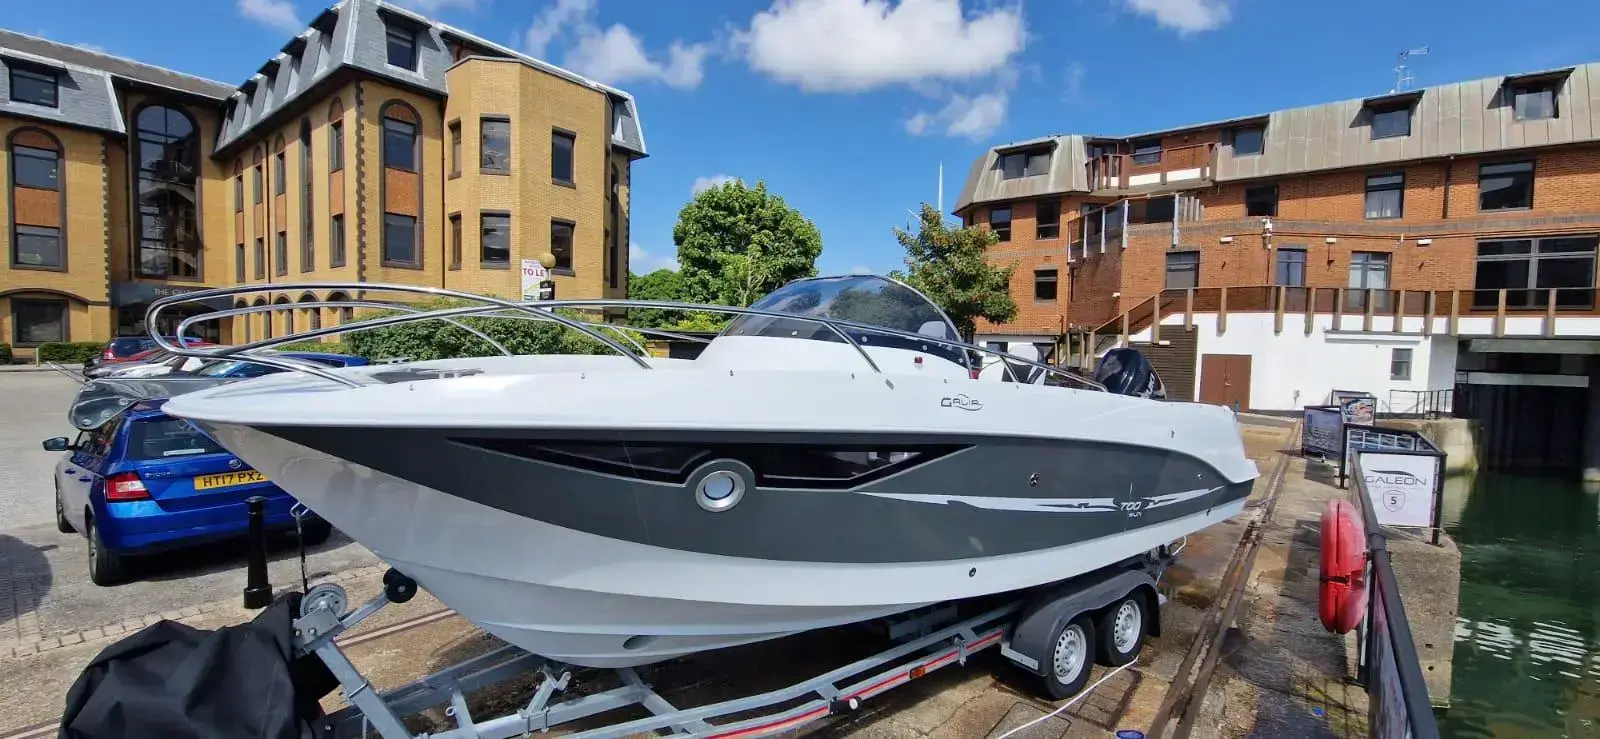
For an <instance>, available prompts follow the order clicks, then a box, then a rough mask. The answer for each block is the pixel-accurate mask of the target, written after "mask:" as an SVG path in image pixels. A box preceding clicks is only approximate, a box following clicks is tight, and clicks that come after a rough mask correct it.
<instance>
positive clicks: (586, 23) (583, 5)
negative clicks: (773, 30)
mask: <svg viewBox="0 0 1600 739" xmlns="http://www.w3.org/2000/svg"><path fill="white" fill-rule="evenodd" d="M430 1H434V2H437V1H439V0H430ZM595 1H596V0H556V1H555V2H554V3H552V4H550V5H549V6H548V7H546V8H545V9H544V10H543V11H542V12H540V13H539V15H538V16H536V17H535V18H534V20H533V25H531V26H529V27H528V30H527V31H525V32H523V35H522V48H523V50H524V51H526V52H527V53H528V54H530V55H532V56H536V57H540V58H544V57H546V56H547V55H548V54H549V52H550V46H551V44H552V43H554V42H556V41H558V40H563V41H566V43H565V44H564V46H565V47H566V54H565V56H564V57H563V59H562V61H561V64H562V66H564V67H567V68H569V69H571V70H572V71H574V72H577V73H579V74H583V75H587V76H589V77H593V78H594V79H597V80H599V81H601V82H607V83H611V84H621V83H624V82H630V81H634V80H644V81H654V82H660V83H662V84H665V85H667V86H668V87H676V88H684V89H686V88H692V87H696V86H698V85H699V84H700V81H701V80H702V79H704V77H705V74H704V67H705V59H706V55H707V54H708V53H709V52H710V51H711V45H710V44H706V43H699V44H686V43H684V42H683V41H681V40H674V41H673V42H672V43H671V45H669V46H668V47H667V52H666V57H665V58H664V59H663V58H660V57H657V58H655V59H652V58H650V55H649V54H648V53H647V52H646V51H645V48H644V42H643V41H641V40H640V39H639V36H638V35H637V34H635V33H634V32H633V31H632V30H630V29H629V28H628V27H627V26H624V25H622V24H620V23H615V24H612V25H611V26H610V27H608V28H600V27H599V26H598V25H597V24H596V23H595V10H596V8H595Z"/></svg>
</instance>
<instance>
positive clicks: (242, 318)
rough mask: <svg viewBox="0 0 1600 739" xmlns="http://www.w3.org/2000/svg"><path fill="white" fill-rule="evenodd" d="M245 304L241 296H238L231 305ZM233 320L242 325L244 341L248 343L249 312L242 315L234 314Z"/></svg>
mask: <svg viewBox="0 0 1600 739" xmlns="http://www.w3.org/2000/svg"><path fill="white" fill-rule="evenodd" d="M246 306H247V304H246V303H245V302H244V299H243V298H240V299H239V300H238V301H236V302H235V303H234V304H233V307H235V308H244V307H246ZM233 320H235V321H237V322H238V323H240V324H243V325H244V343H246V344H248V343H250V314H249V313H246V314H244V315H239V316H234V317H233Z"/></svg>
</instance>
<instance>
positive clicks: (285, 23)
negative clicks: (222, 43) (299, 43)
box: [238, 0, 306, 33]
mask: <svg viewBox="0 0 1600 739" xmlns="http://www.w3.org/2000/svg"><path fill="white" fill-rule="evenodd" d="M238 7H239V14H240V15H243V16H244V17H246V18H249V19H250V20H253V21H255V22H257V23H260V24H261V25H264V26H266V27H268V28H272V29H274V30H278V31H286V32H289V33H297V32H299V31H300V30H301V29H303V28H305V27H306V24H305V23H301V22H300V18H299V17H298V16H297V15H296V14H295V9H294V3H292V2H290V1H289V0H238Z"/></svg>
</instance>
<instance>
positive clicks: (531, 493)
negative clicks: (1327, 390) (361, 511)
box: [258, 426, 1254, 563]
mask: <svg viewBox="0 0 1600 739" xmlns="http://www.w3.org/2000/svg"><path fill="white" fill-rule="evenodd" d="M258 429H259V430H261V431H264V432H266V433H269V434H272V435H274V436H278V437H280V438H283V439H285V440H288V441H291V442H294V443H296V444H300V445H303V446H306V447H310V448H312V449H317V450H320V451H323V452H326V453H328V454H331V455H333V456H336V457H340V458H343V459H347V460H350V461H352V462H355V463H356V464H359V465H362V466H365V467H370V468H372V469H375V470H378V471H380V472H383V473H385V474H388V475H392V476H394V477H398V478H401V479H404V480H407V481H410V482H413V483H416V484H418V485H424V486H426V487H429V488H433V489H435V490H439V491H441V492H444V493H447V494H449V495H454V496H457V497H460V498H464V499H466V500H471V501H474V502H477V503H480V504H483V505H486V506H490V507H493V508H498V509H500V510H503V511H506V512H508V513H513V514H516V515H519V516H524V517H527V518H531V519H535V520H538V521H543V522H545V523H549V524H552V525H555V526H561V527H564V528H569V529H574V530H577V531H583V532H586V533H590V534H595V535H598V536H604V537H609V538H614V539H620V540H623V541H630V542H636V543H639V544H646V545H650V546H657V547H665V548H669V549H676V550H682V551H688V552H699V553H704V554H716V555H725V556H732V557H748V558H753V559H765V560H781V561H797V562H820V563H914V562H937V561H945V560H952V559H966V558H972V557H993V556H1002V555H1008V554H1017V553H1022V552H1030V551H1036V550H1040V549H1050V548H1056V547H1061V546H1066V545H1069V544H1075V543H1079V542H1084V541H1089V540H1093V539H1099V538H1102V537H1106V536H1111V535H1115V534H1119V533H1122V532H1123V531H1126V530H1129V529H1132V528H1137V527H1142V526H1150V525H1154V524H1159V523H1162V522H1165V521H1170V520H1173V519H1178V518H1182V517H1185V516H1190V515H1193V514H1195V513H1201V512H1204V511H1207V510H1210V509H1211V508H1214V507H1216V506H1219V505H1223V504H1226V503H1229V502H1232V501H1236V500H1239V499H1242V498H1244V497H1247V496H1248V495H1249V494H1250V490H1251V487H1252V485H1253V484H1254V481H1253V480H1248V481H1244V482H1238V483H1235V482H1230V481H1229V480H1227V479H1225V478H1224V477H1222V476H1221V475H1220V474H1219V473H1218V472H1217V471H1216V470H1215V469H1214V468H1212V467H1211V466H1210V465H1207V464H1205V463H1203V462H1201V461H1200V460H1198V459H1196V458H1194V457H1192V456H1188V455H1184V454H1179V453H1174V452H1172V451H1170V450H1166V449H1156V448H1146V447H1136V446H1131V445H1121V444H1108V443H1101V442H1090V441H1082V440H1041V439H1028V438H1003V437H985V436H965V437H952V436H941V435H926V437H925V438H921V439H915V440H913V439H908V438H906V436H905V435H901V434H895V435H893V436H892V437H891V436H888V435H884V436H877V437H874V435H871V434H803V435H801V434H758V433H738V434H715V433H712V434H707V433H702V432H698V431H695V432H675V433H662V432H656V433H653V434H648V435H646V434H641V433H627V432H613V433H596V432H592V431H591V432H585V433H582V434H578V433H574V432H562V431H552V430H547V429H540V430H537V431H533V430H501V431H495V432H485V430H483V429H434V428H411V429H407V428H348V427H346V428H338V427H324V426H318V427H307V426H295V427H289V426H268V427H258ZM485 436H505V437H521V438H539V439H546V440H561V439H565V440H571V439H575V438H582V439H585V440H596V441H608V442H616V443H635V444H644V443H647V442H650V441H655V442H658V443H659V442H668V441H670V442H679V443H681V442H683V441H685V440H707V441H715V440H716V439H715V438H713V437H717V436H723V437H724V438H736V439H737V440H738V441H741V442H746V443H753V442H762V443H772V444H780V443H799V442H798V440H800V439H803V443H805V444H807V445H817V444H827V443H837V444H840V445H860V444H870V443H873V441H874V439H876V440H877V441H878V442H881V443H883V444H884V445H885V446H893V445H896V444H907V443H942V444H970V445H972V448H970V449H966V450H963V451H962V452H960V453H957V454H952V455H949V456H946V457H941V458H938V459H934V460H932V461H930V462H928V463H926V464H923V465H920V466H916V467H913V468H911V469H907V470H903V471H901V472H899V473H898V474H895V475H893V476H891V477H888V478H885V479H881V480H876V481H873V482H870V483H868V484H865V485H862V486H860V487H858V488H855V489H852V490H795V489H767V488H760V487H753V488H752V489H750V490H748V491H747V492H746V493H745V495H744V497H743V499H742V500H741V501H740V502H739V503H738V504H737V505H735V506H733V507H732V508H730V509H728V510H725V511H720V512H711V511H707V510H704V509H703V508H701V507H700V505H699V504H697V503H696V502H695V499H694V491H693V490H692V489H690V488H688V487H685V486H683V485H675V484H664V483H655V482H648V481H643V480H637V479H630V478H627V477H621V476H617V475H604V474H597V473H595V472H591V471H587V470H581V469H574V468H571V467H565V466H561V465H556V464H550V463H546V462H541V461H537V460H532V459H527V458H523V457H518V456H514V455H510V454H503V453H499V452H494V451H491V450H488V449H484V448H482V447H481V446H474V445H468V444H461V443H456V442H454V441H452V439H456V438H464V437H477V438H482V437H485ZM691 480H693V477H691ZM338 487H339V486H338V484H337V481H335V485H334V489H338ZM290 492H291V493H292V492H293V491H292V490H291V491H290ZM334 523H336V524H337V522H334Z"/></svg>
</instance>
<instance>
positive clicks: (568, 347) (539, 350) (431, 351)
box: [342, 298, 642, 360]
mask: <svg viewBox="0 0 1600 739" xmlns="http://www.w3.org/2000/svg"><path fill="white" fill-rule="evenodd" d="M411 305H412V306H414V307H417V308H421V309H423V310H436V309H439V308H456V307H461V306H466V305H476V303H470V302H468V301H465V300H457V299H454V298H440V299H431V300H424V301H419V302H417V303H412V304H411ZM396 312H397V311H374V312H372V313H365V312H364V313H363V314H362V315H360V316H359V318H360V319H361V320H367V319H369V318H376V317H379V316H384V315H392V314H394V313H396ZM557 312H558V313H560V314H561V315H563V316H566V317H568V318H574V319H577V320H589V319H587V318H585V317H584V316H582V315H579V314H577V313H573V312H570V311H557ZM515 315H516V314H515V313H512V312H509V311H508V312H506V313H503V314H500V315H497V316H468V317H457V318H456V319H455V320H457V321H459V322H461V323H463V324H466V325H468V326H471V327H473V328H474V329H477V330H479V331H481V332H483V333H484V334H486V335H488V336H489V337H490V338H492V339H494V340H495V341H498V342H500V344H501V345H502V346H504V347H505V348H507V349H509V350H511V351H512V352H513V353H516V354H611V353H613V352H612V350H611V349H610V348H608V347H607V346H605V345H604V344H601V343H600V342H598V341H595V340H594V339H592V338H590V337H588V336H586V335H584V334H582V333H580V332H578V331H576V330H574V329H571V328H568V327H566V326H562V325H561V324H559V323H556V322H554V321H539V320H532V319H531V318H530V319H525V318H520V317H503V316H515ZM603 333H605V334H607V335H609V336H611V338H613V339H617V340H619V341H621V342H622V344H623V345H624V346H628V347H630V348H632V345H631V344H630V343H629V342H628V341H627V340H626V339H622V338H621V337H619V336H617V332H616V331H603ZM628 333H629V336H630V337H631V338H633V339H634V340H635V341H638V340H641V339H642V337H641V336H639V335H638V334H636V333H634V332H628ZM342 336H343V337H344V348H345V349H346V350H348V352H349V353H351V354H355V355H357V356H362V357H367V358H369V359H391V358H396V357H399V358H405V359H411V360H425V359H446V358H449V357H487V356H497V355H499V353H500V352H499V351H497V350H496V349H495V348H494V347H492V346H490V345H489V343H488V342H486V341H484V340H483V339H480V338H478V337H477V336H474V335H472V333H470V332H468V331H464V330H462V329H461V328H459V327H457V326H454V325H451V324H449V323H445V322H444V321H440V320H420V321H412V322H409V323H401V324H396V325H393V326H384V327H381V328H371V329H366V330H362V331H352V332H350V333H347V334H342ZM635 351H637V350H635Z"/></svg>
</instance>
